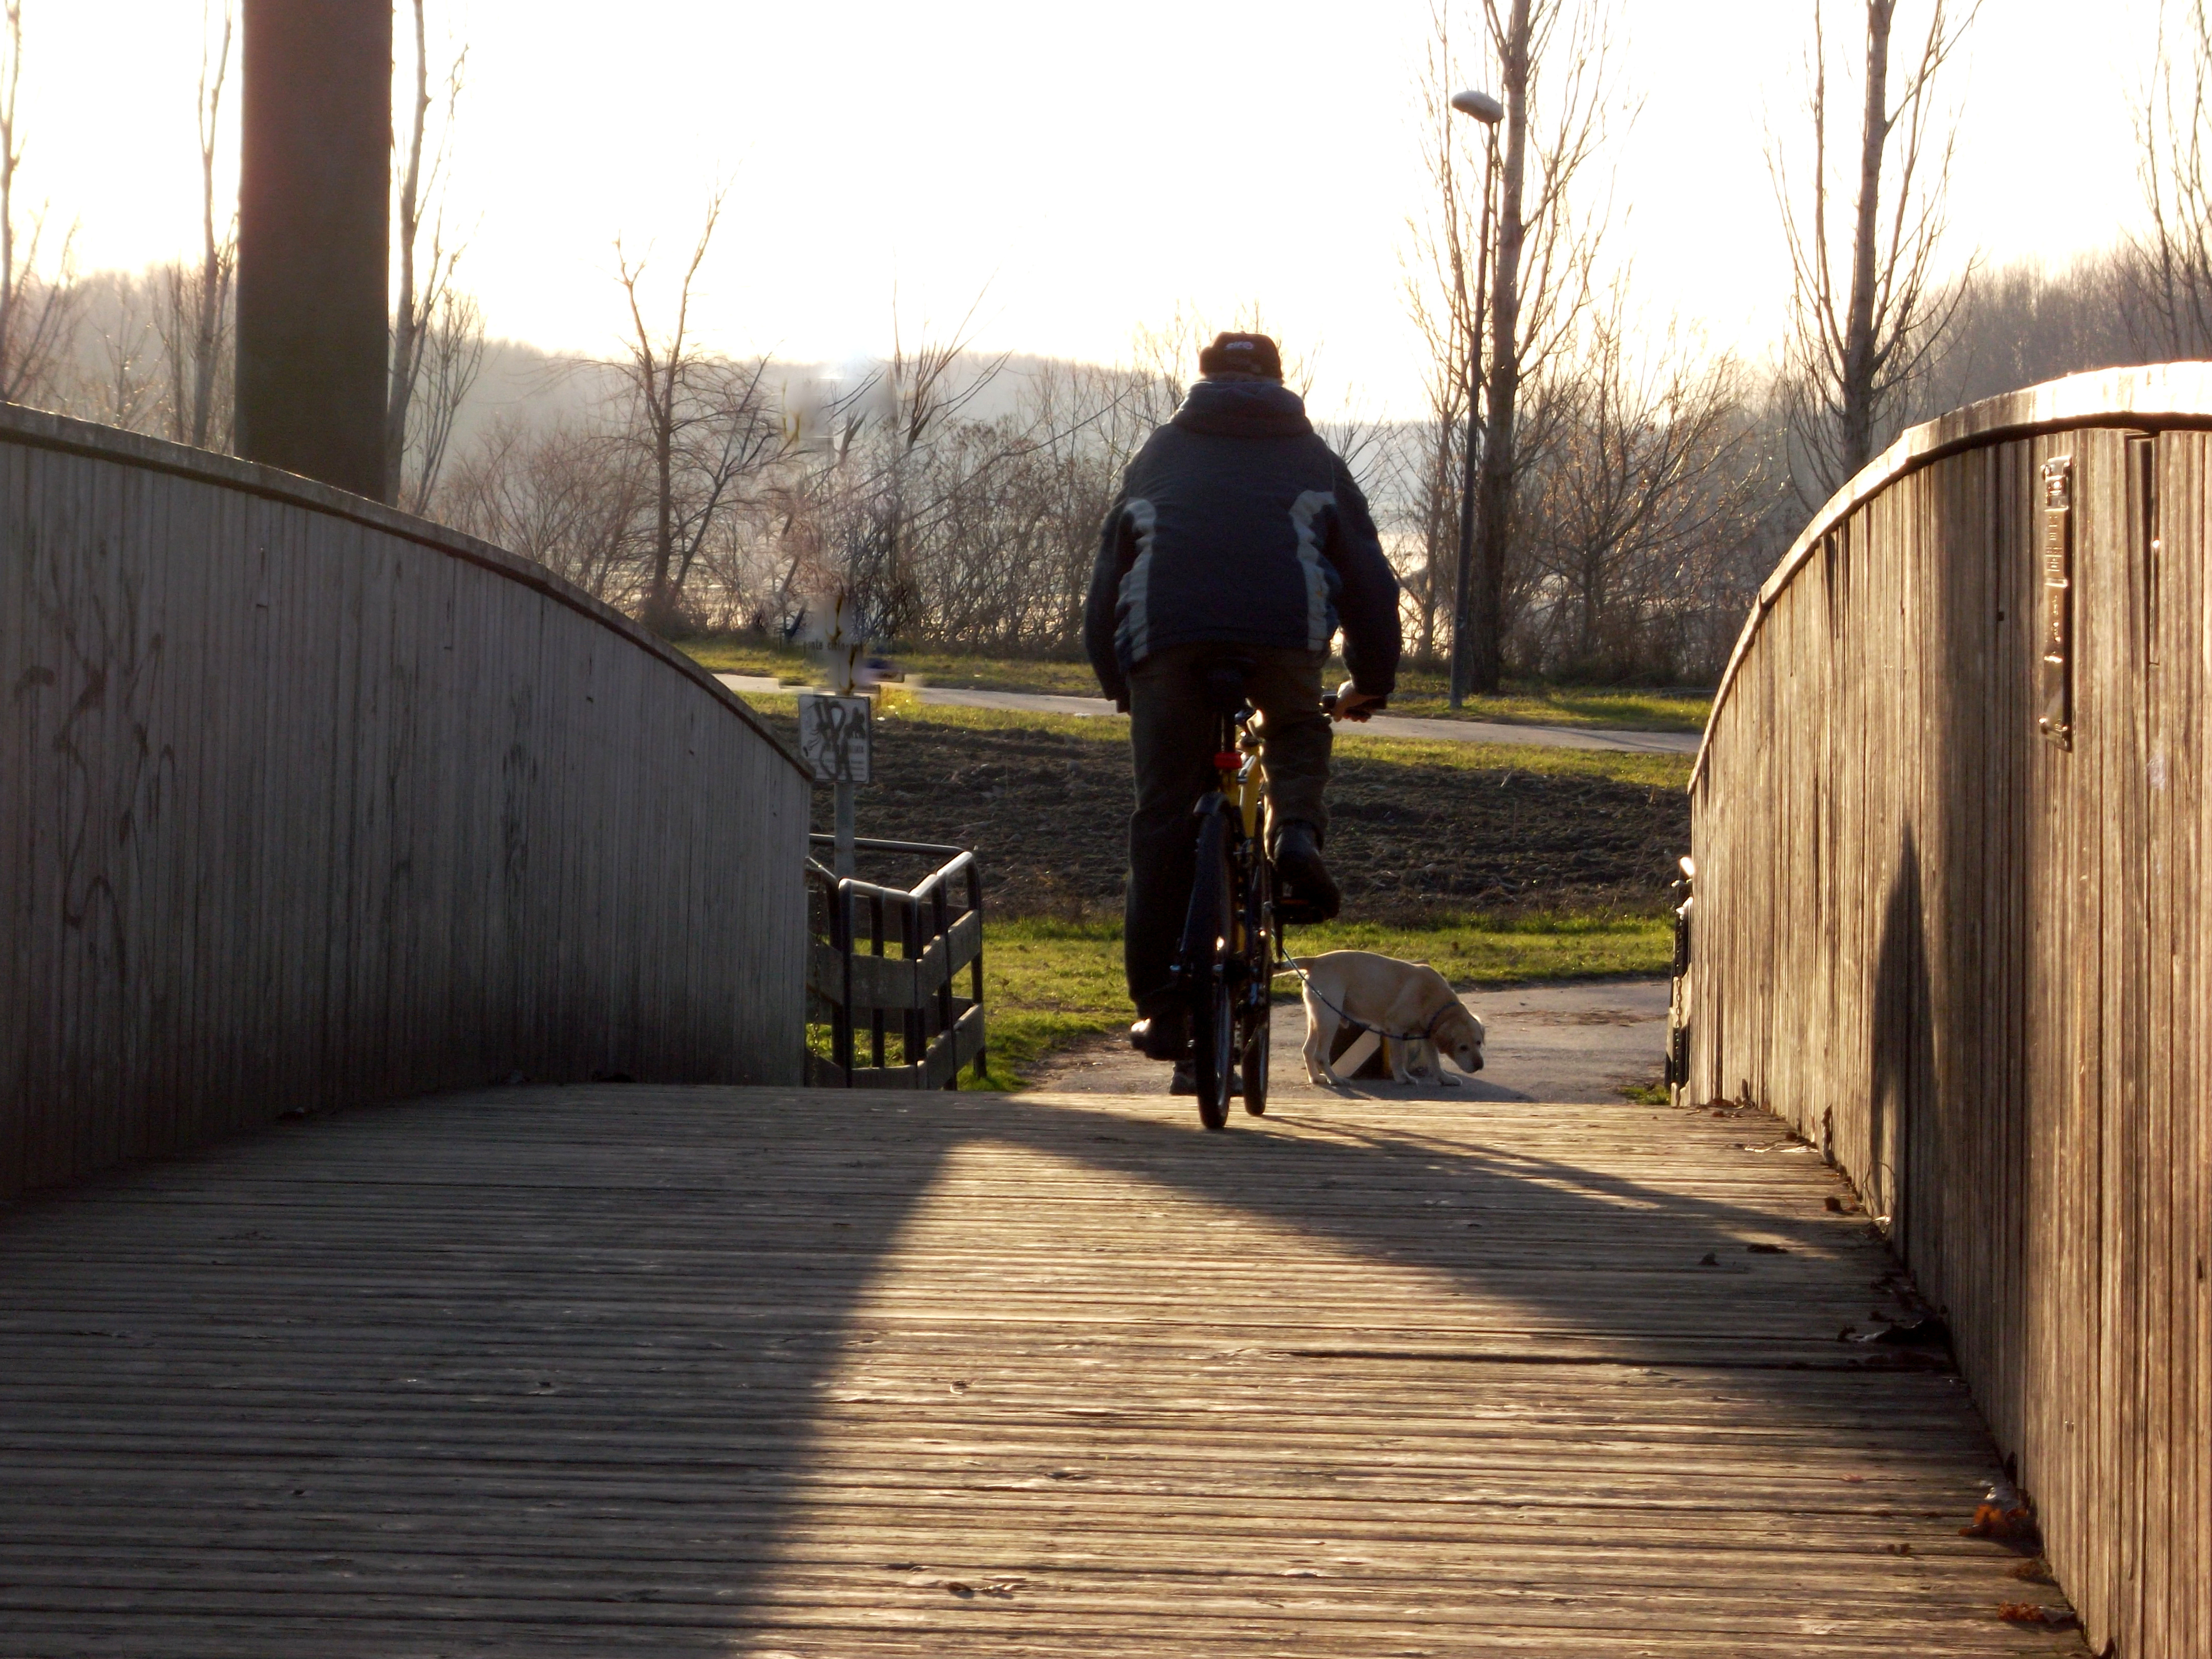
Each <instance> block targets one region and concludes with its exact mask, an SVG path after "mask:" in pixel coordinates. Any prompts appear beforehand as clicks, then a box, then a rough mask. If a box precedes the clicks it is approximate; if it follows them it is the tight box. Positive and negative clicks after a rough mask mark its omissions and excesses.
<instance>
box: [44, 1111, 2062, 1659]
mask: <svg viewBox="0 0 2212 1659" xmlns="http://www.w3.org/2000/svg"><path fill="white" fill-rule="evenodd" d="M1188 1111H1189V1109H1188V1106H1187V1104H1184V1103H1173V1104H1171V1103H1168V1102H1165V1101H1158V1100H1128V1099H1115V1098H1102V1097H1087V1098H1085V1099H1081V1100H1077V1099H1073V1098H1061V1099H1052V1098H1040V1097H1020V1098H1005V1097H981V1096H967V1097H952V1096H924V1097H911V1096H908V1097H889V1096H844V1097H840V1096H836V1095H820V1094H813V1095H807V1094H798V1093H787V1092H777V1091H742V1090H667V1089H654V1088H642V1087H628V1088H599V1089H591V1090H584V1089H571V1090H531V1089H513V1090H501V1091H489V1092H486V1093H483V1094H478V1095H472V1096H463V1097H445V1098H441V1099H435V1100H428V1101H421V1102H414V1103H406V1104H403V1105H398V1106H392V1107H386V1108H380V1109H370V1110H363V1111H357V1112H351V1113H346V1114H343V1115H337V1116H335V1117H332V1118H329V1119H325V1120H321V1121H314V1122H311V1123H307V1124H303V1125H298V1126H294V1127H287V1128H285V1129H283V1130H282V1131H278V1132H273V1133H269V1134H266V1135H264V1136H260V1137H258V1138H255V1139H250V1140H247V1141H243V1142H239V1143H234V1144H233V1145H230V1146H225V1147H222V1148H218V1149H216V1150H215V1151H213V1152H208V1153H205V1154H203V1155H201V1156H198V1157H196V1158H191V1159H187V1160H184V1161H180V1162H178V1163H175V1164H166V1165H162V1166H160V1167H157V1168H151V1169H146V1170H139V1171H136V1172H133V1173H131V1174H128V1175H125V1176H118V1177H116V1178H113V1179H111V1180H108V1181H106V1182H101V1183H99V1184H97V1185H94V1186H92V1187H89V1188H82V1189H79V1190H77V1191H76V1192H74V1193H72V1194H68V1195H66V1196H64V1197H59V1198H55V1199H50V1200H43V1201H40V1202H38V1203H34V1204H31V1205H27V1206H20V1207H19V1208H18V1210H17V1211H16V1212H15V1213H14V1214H13V1215H11V1216H9V1218H7V1219H6V1221H5V1222H4V1224H0V1652H4V1653H7V1654H11V1655H13V1654H33V1653H36V1654H56V1653H64V1652H66V1653H84V1654H118V1655H120V1654H130V1655H134V1656H143V1655H149V1654H156V1653H158V1654H175V1655H199V1654H206V1655H218V1654H219V1655H226V1656H245V1655H251V1654H256V1653H270V1654H276V1653H284V1654H300V1653H307V1652H313V1653H317V1654H329V1655H352V1654H361V1655H370V1654H374V1655H392V1654H433V1653H436V1654H444V1653H458V1652H471V1653H487V1654H495V1655H526V1654H531V1655H534V1654H542V1653H561V1652H592V1653H607V1652H614V1651H631V1650H636V1651H649V1652H653V1653H656V1654H674V1655H690V1654H697V1655H708V1654H717V1655H724V1654H727V1655H750V1656H754V1659H769V1656H771V1655H787V1656H789V1655H796V1656H804V1659H832V1656H847V1655H860V1654H878V1653H904V1654H934V1653H947V1652H955V1651H957V1652H962V1653H971V1652H988V1653H994V1654H1006V1655H1039V1656H1042V1655H1047V1654H1053V1655H1067V1654H1073V1653H1076V1652H1078V1651H1080V1652H1083V1653H1085V1654H1087V1655H1094V1656H1095V1655H1099V1654H1103V1653H1130V1654H1139V1653H1141V1654H1193V1653H1206V1654H1221V1655H1240V1654H1248V1653H1249V1654H1255V1655H1257V1654H1263V1653H1264V1654H1285V1653H1299V1654H1315V1655H1322V1654H1328V1655H1367V1654H1377V1655H1379V1654H1439V1655H1441V1654H1448V1653H1460V1652H1474V1651H1484V1650H1498V1649H1506V1648H1518V1649H1519V1650H1523V1651H1534V1652H1542V1653H1546V1654H1559V1655H1569V1654H1596V1653H1607V1654H1615V1653H1617V1654H1634V1653H1647V1652H1648V1653H1654V1654H1657V1653H1696V1654H1718V1653H1728V1654H1753V1653H1758V1654H1768V1653H1771V1654H1775V1655H1782V1654H1789V1655H1792V1656H1799V1655H1807V1654H1829V1653H1836V1654H1841V1653H1871V1652H1875V1651H1877V1650H1880V1651H1885V1652H1898V1651H1909V1652H1912V1653H1915V1654H1922V1655H1927V1654H1949V1653H1958V1654H1968V1653H1972V1654H1980V1653H1993V1654H1996V1653H2002V1654H2013V1653H2035V1652H2054V1651H2061V1652H2064V1651H2077V1650H2078V1638H2072V1637H2067V1636H2061V1635H2057V1634H2053V1633H2051V1632H2048V1631H2039V1630H2035V1629H2033V1628H2022V1627H2019V1626H2013V1625H2009V1624H2007V1623H2004V1622H2002V1621H2001V1620H1999V1619H1998V1617H1997V1610H1998V1607H1999V1606H2000V1604H2002V1603H2004V1602H2008V1601H2010V1602H2038V1601H2048V1602H2050V1603H2051V1605H2052V1606H2054V1607H2056V1606H2057V1605H2059V1604H2058V1602H2057V1595H2056V1593H2055V1592H2052V1591H2049V1590H2046V1589H2039V1588H2037V1587H2036V1586H2035V1585H2033V1584H2032V1583H2024V1582H2022V1581H2021V1579H2019V1578H2017V1577H2015V1576H2013V1572H2012V1570H2013V1569H2014V1568H2015V1566H2017V1565H2019V1563H2020V1559H2021V1558H2019V1557H2018V1556H2017V1555H2015V1554H2011V1553H2007V1552H2006V1551H2004V1550H2003V1549H2001V1548H2000V1547H1997V1546H1996V1545H1993V1544H1990V1543H1987V1542H1984V1541H1975V1540H1968V1539H1965V1538H1962V1537H1961V1536H1960V1533H1959V1528H1960V1524H1961V1523H1962V1522H1964V1521H1965V1520H1966V1517H1967V1516H1968V1515H1969V1514H1970V1513H1971V1511H1972V1507H1973V1504H1974V1502H1975V1500H1976V1499H1977V1498H1978V1497H1979V1496H1980V1494H1981V1491H1982V1486H1981V1482H1983V1481H1984V1480H1986V1479H1987V1478H1988V1477H1989V1476H1990V1474H1993V1472H1994V1471H1993V1470H1992V1469H1991V1468H1990V1448H1989V1444H1988V1441H1987V1437H1986V1436H1985V1434H1984V1432H1983V1431H1982V1429H1981V1426H1980V1425H1979V1423H1978V1419H1976V1418H1975V1417H1974V1414H1973V1412H1972V1407H1971V1406H1970V1405H1969V1404H1968V1402H1967V1401H1966V1398H1965V1395H1964V1392H1963V1389H1961V1388H1960V1384H1959V1383H1958V1381H1957V1379H1956V1377H1955V1376H1954V1375H1953V1374H1951V1373H1950V1372H1949V1370H1948V1368H1944V1367H1941V1366H1936V1365H1931V1364H1929V1363H1928V1362H1926V1361H1925V1360H1923V1359H1920V1358H1917V1357H1916V1356H1913V1355H1911V1354H1909V1353H1908V1354H1897V1353H1895V1352H1894V1351H1889V1350H1882V1349H1875V1348H1869V1347H1867V1346H1861V1345H1858V1344H1856V1343H1853V1342H1850V1341H1847V1340H1839V1333H1841V1332H1843V1331H1844V1329H1845V1328H1855V1329H1856V1330H1857V1331H1858V1332H1862V1333H1863V1332H1865V1331H1868V1330H1869V1329H1871V1328H1874V1325H1875V1321H1874V1319H1873V1317H1872V1315H1873V1314H1874V1313H1875V1310H1882V1311H1885V1312H1896V1311H1899V1308H1898V1304H1896V1303H1895V1302H1894V1301H1893V1300H1892V1299H1891V1298H1890V1297H1889V1296H1888V1294H1887V1285H1889V1283H1890V1279H1889V1273H1890V1262H1889V1260H1888V1257H1887V1253H1886V1251H1885V1250H1884V1249H1883V1247H1882V1246H1881V1243H1880V1242H1879V1241H1878V1240H1877V1239H1876V1238H1875V1237H1874V1235H1873V1232H1872V1230H1871V1229H1870V1228H1869V1226H1868V1225H1867V1224H1866V1223H1865V1221H1864V1220H1863V1218H1857V1217H1853V1216H1848V1215H1840V1214H1836V1213H1832V1212H1830V1211H1828V1210H1827V1209H1826V1207H1825V1206H1824V1200H1825V1199H1826V1197H1827V1196H1829V1195H1830V1194H1833V1193H1835V1192H1838V1190H1840V1189H1839V1188H1837V1187H1836V1186H1835V1185H1834V1184H1833V1182H1832V1177H1831V1176H1828V1174H1827V1173H1826V1171H1825V1170H1822V1169H1821V1168H1820V1165H1819V1164H1818V1162H1817V1160H1816V1159H1814V1158H1811V1157H1810V1156H1808V1155H1807V1154H1806V1153H1804V1152H1802V1151H1801V1150H1797V1149H1795V1148H1794V1147H1793V1146H1791V1144H1790V1143H1789V1142H1788V1141H1787V1140H1786V1139H1785V1138H1784V1135H1783V1134H1782V1133H1779V1131H1778V1128H1777V1127H1776V1126H1775V1125H1773V1124H1772V1123H1771V1121H1767V1120H1764V1119H1738V1120H1733V1121H1726V1120H1717V1119H1713V1118H1710V1117H1706V1116H1702V1115H1691V1114H1686V1113H1680V1112H1675V1111H1672V1110H1669V1109H1661V1108H1652V1107H1638V1106H1626V1105H1624V1106H1620V1107H1559V1106H1541V1105H1527V1104H1521V1103H1498V1104H1492V1103H1482V1104H1475V1105H1469V1104H1464V1103H1438V1104H1430V1103H1376V1102H1371V1101H1368V1102H1350V1103H1344V1104H1343V1105H1341V1106H1337V1105H1330V1106H1325V1107H1313V1108H1309V1107H1303V1106H1302V1107H1300V1108H1298V1109H1296V1110H1295V1111H1294V1112H1292V1113H1291V1114H1290V1115H1287V1116H1285V1117H1281V1118H1270V1119H1268V1120H1267V1121H1265V1122H1263V1123H1261V1122H1253V1121H1249V1120H1246V1121H1240V1122H1239V1123H1238V1124H1237V1126H1236V1127H1235V1128H1234V1129H1233V1130H1232V1132H1231V1133H1229V1134H1227V1135H1224V1136H1207V1135H1205V1134H1203V1133H1200V1131H1199V1130H1198V1129H1197V1127H1196V1125H1195V1122H1194V1121H1186V1115H1187V1114H1188ZM1775 1247H1778V1249H1777V1248H1775ZM1708 1258H1710V1261H1709V1260H1708Z"/></svg>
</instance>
